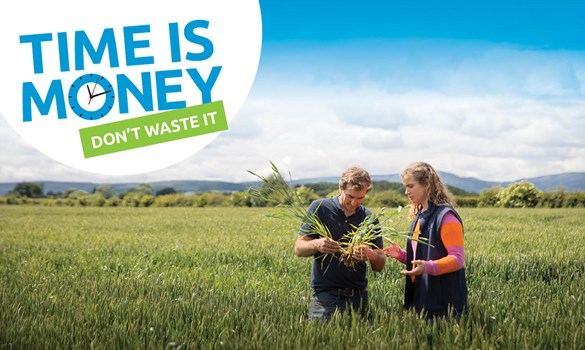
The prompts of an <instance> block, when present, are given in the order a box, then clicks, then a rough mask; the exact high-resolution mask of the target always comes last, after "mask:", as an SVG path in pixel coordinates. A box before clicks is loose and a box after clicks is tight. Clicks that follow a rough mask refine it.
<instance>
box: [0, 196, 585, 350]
mask: <svg viewBox="0 0 585 350" xmlns="http://www.w3.org/2000/svg"><path fill="white" fill-rule="evenodd" d="M270 212H271V209H266V208H81V207H77V208H72V207H40V206H2V207H0V349H57V348H59V349H61V348H71V349H136V348H140V349H221V348H225V349H392V348H400V349H415V348H417V349H425V348H430V347H433V348H435V349H583V348H585V292H584V291H585V240H584V238H585V209H461V210H460V213H461V215H462V217H463V219H464V224H465V240H466V269H467V279H468V285H469V304H470V307H469V310H468V312H467V314H465V315H464V316H463V318H461V319H460V320H458V321H440V322H437V323H435V324H432V325H431V324H428V323H427V322H425V321H424V320H422V319H419V318H417V317H416V316H415V315H413V314H411V313H409V312H404V311H402V310H401V305H402V293H403V285H404V279H403V278H404V277H402V276H401V275H400V274H399V271H400V270H401V269H402V266H400V264H399V263H397V262H395V261H391V260H388V262H387V265H386V268H385V269H384V271H383V272H382V273H377V274H375V273H373V272H371V271H370V272H369V280H370V288H369V289H370V310H371V313H372V317H371V319H362V318H360V317H357V316H354V315H343V317H336V318H334V319H333V320H331V321H330V322H320V321H317V322H311V321H307V316H306V315H307V310H308V306H309V299H310V288H309V274H310V259H308V258H298V257H296V256H295V255H294V253H293V244H294V240H295V238H296V233H295V229H296V228H297V223H296V222H294V221H292V220H288V219H286V220H279V219H274V218H269V217H266V214H269V213H270ZM395 225H396V226H397V227H402V228H406V227H407V222H406V219H404V220H403V221H400V220H399V221H397V222H395ZM400 243H401V245H404V242H400Z"/></svg>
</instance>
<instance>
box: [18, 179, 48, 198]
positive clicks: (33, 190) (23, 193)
mask: <svg viewBox="0 0 585 350" xmlns="http://www.w3.org/2000/svg"><path fill="white" fill-rule="evenodd" d="M43 187H44V185H43V184H35V183H32V182H19V183H17V184H16V185H15V186H14V189H12V191H10V193H11V194H13V195H15V196H17V197H28V198H41V197H44V196H45V195H44V193H43Z"/></svg>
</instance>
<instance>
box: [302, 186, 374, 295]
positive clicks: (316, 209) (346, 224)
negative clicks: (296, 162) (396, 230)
mask: <svg viewBox="0 0 585 350" xmlns="http://www.w3.org/2000/svg"><path fill="white" fill-rule="evenodd" d="M307 213H308V214H309V215H312V214H313V213H316V215H317V217H318V218H319V220H320V221H321V223H323V224H324V225H325V226H327V228H329V231H330V232H331V235H332V236H333V239H334V240H336V241H340V240H341V239H342V238H343V236H344V235H346V234H347V233H349V232H350V231H352V230H353V227H352V225H353V226H356V227H357V226H359V225H360V223H361V222H362V221H363V220H364V219H365V218H366V216H368V215H370V214H371V211H370V210H368V209H366V207H364V206H363V205H360V206H359V207H358V208H357V209H356V211H355V213H354V214H353V215H351V216H349V217H346V216H345V213H344V212H343V209H342V208H341V205H340V204H339V195H337V196H335V197H332V198H326V199H319V200H316V201H314V202H313V203H311V205H309V208H308V209H307ZM308 229H309V226H308V225H307V224H303V225H302V226H301V229H300V231H299V235H302V236H307V237H311V238H321V237H320V236H319V235H317V234H311V233H308V232H306V230H308ZM374 244H375V245H376V246H377V247H378V248H382V244H383V243H382V238H381V237H378V238H376V239H375V240H374ZM366 270H367V264H366V263H365V262H363V261H360V262H358V263H357V264H356V266H355V269H349V268H347V267H346V266H345V265H344V264H343V262H341V261H340V259H339V253H336V254H335V255H328V256H327V257H326V258H324V256H323V254H322V253H319V252H318V253H317V254H315V255H314V256H313V266H312V270H311V288H313V293H318V292H321V291H326V290H333V289H339V288H354V289H365V288H366V287H367V286H368V280H367V278H366Z"/></svg>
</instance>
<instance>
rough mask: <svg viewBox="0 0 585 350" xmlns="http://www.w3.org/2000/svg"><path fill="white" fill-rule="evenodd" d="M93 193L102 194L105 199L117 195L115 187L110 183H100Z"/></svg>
mask: <svg viewBox="0 0 585 350" xmlns="http://www.w3.org/2000/svg"><path fill="white" fill-rule="evenodd" d="M93 193H95V194H101V195H102V197H104V198H105V199H110V198H113V197H115V196H116V195H117V193H116V191H114V188H112V186H110V185H98V186H97V187H96V188H95V190H94V191H93Z"/></svg>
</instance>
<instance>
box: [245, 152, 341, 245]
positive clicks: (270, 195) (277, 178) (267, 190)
mask: <svg viewBox="0 0 585 350" xmlns="http://www.w3.org/2000/svg"><path fill="white" fill-rule="evenodd" d="M270 165H271V167H272V176H271V177H264V176H262V175H259V174H256V173H254V172H252V171H250V170H248V172H249V173H250V174H252V175H254V176H256V177H258V178H259V179H260V180H262V183H263V184H264V186H262V187H260V188H250V189H249V190H248V194H249V195H251V196H253V197H255V198H258V199H260V200H262V201H265V202H267V203H271V204H274V205H275V206H276V208H277V209H278V212H277V213H275V214H271V215H270V216H271V217H276V218H292V219H296V220H300V221H301V222H302V223H305V224H307V226H308V228H306V229H303V231H304V232H306V233H311V234H317V235H318V236H319V237H322V238H328V239H333V236H332V235H331V232H329V229H328V228H327V226H325V225H323V223H322V222H321V221H320V220H319V218H318V217H317V215H316V214H315V213H312V214H309V213H308V212H307V210H306V208H305V204H304V203H303V199H302V198H301V196H300V195H299V193H298V192H297V191H296V189H295V188H294V187H292V186H290V185H289V184H288V182H287V181H286V180H285V179H284V177H283V176H282V174H281V173H280V170H278V167H277V166H276V165H275V164H274V163H272V162H270ZM289 176H290V174H289Z"/></svg>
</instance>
